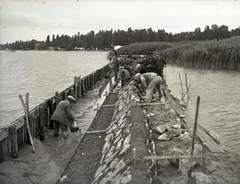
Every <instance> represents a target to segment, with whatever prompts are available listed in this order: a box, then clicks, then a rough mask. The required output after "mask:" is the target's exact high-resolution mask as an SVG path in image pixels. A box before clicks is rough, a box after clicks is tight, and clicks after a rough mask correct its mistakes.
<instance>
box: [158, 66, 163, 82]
mask: <svg viewBox="0 0 240 184" xmlns="http://www.w3.org/2000/svg"><path fill="white" fill-rule="evenodd" d="M157 74H158V75H159V76H160V77H161V78H162V80H163V69H157Z"/></svg>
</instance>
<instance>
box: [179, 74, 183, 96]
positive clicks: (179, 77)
mask: <svg viewBox="0 0 240 184" xmlns="http://www.w3.org/2000/svg"><path fill="white" fill-rule="evenodd" d="M178 75H179V80H180V83H181V88H182V99H183V84H182V79H181V75H180V73H179V72H178Z"/></svg>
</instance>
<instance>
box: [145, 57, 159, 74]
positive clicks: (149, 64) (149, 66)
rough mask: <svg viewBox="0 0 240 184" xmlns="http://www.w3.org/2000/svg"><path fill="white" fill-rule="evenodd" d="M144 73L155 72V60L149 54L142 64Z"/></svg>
mask: <svg viewBox="0 0 240 184" xmlns="http://www.w3.org/2000/svg"><path fill="white" fill-rule="evenodd" d="M143 66H144V69H145V70H146V72H156V71H157V59H156V58H154V57H153V53H152V52H149V53H148V57H147V59H146V60H145V61H144V63H143Z"/></svg>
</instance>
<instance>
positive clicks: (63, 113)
mask: <svg viewBox="0 0 240 184" xmlns="http://www.w3.org/2000/svg"><path fill="white" fill-rule="evenodd" d="M109 65H110V68H111V69H112V72H113V73H114V76H115V81H116V82H117V81H118V80H119V79H120V80H121V86H122V87H124V86H125V85H126V84H127V83H128V81H130V80H131V78H133V79H134V82H135V85H134V86H135V87H136V89H137V90H139V91H144V92H145V93H146V102H147V103H149V102H152V99H153V93H154V92H155V91H157V92H158V97H159V99H161V97H162V92H161V84H162V82H163V68H164V67H166V62H165V60H164V59H163V58H162V57H160V56H159V55H158V53H156V54H155V56H154V55H153V53H152V52H149V53H148V55H147V56H143V55H141V56H140V57H139V58H137V59H136V58H133V57H131V55H128V57H127V58H123V57H112V58H110V62H109ZM74 102H76V99H75V98H74V97H73V96H71V95H68V96H67V98H66V99H65V100H62V101H60V103H59V104H58V105H57V107H56V110H55V111H54V113H53V115H52V116H51V121H52V122H53V123H54V136H55V137H58V136H59V129H61V130H62V132H63V135H64V138H65V139H66V138H67V137H68V135H67V128H68V127H71V126H72V124H73V123H74V122H75V117H74V115H73V114H72V112H71V105H72V103H74Z"/></svg>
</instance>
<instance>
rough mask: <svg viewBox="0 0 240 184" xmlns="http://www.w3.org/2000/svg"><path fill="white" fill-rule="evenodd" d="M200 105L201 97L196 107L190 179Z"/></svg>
mask: <svg viewBox="0 0 240 184" xmlns="http://www.w3.org/2000/svg"><path fill="white" fill-rule="evenodd" d="M199 105H200V96H198V98H197V106H196V114H195V121H194V128H193V137H192V151H191V162H190V164H191V168H190V170H189V172H188V178H191V176H192V170H193V168H192V162H193V152H194V145H195V137H196V131H197V121H198V111H199Z"/></svg>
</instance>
